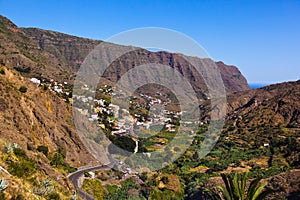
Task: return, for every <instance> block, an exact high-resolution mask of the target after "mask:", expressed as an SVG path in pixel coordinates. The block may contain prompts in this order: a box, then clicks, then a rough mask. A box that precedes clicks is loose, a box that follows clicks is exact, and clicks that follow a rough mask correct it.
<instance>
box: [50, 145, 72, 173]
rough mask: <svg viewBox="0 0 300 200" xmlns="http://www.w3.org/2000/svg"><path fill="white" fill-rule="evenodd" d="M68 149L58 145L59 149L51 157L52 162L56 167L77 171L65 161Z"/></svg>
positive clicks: (70, 171)
mask: <svg viewBox="0 0 300 200" xmlns="http://www.w3.org/2000/svg"><path fill="white" fill-rule="evenodd" d="M65 158H66V151H65V150H64V149H63V148H62V147H58V149H57V151H56V152H55V153H54V155H53V156H52V157H51V158H50V164H51V165H52V166H54V167H56V168H62V169H64V170H66V171H68V172H69V173H72V172H75V171H76V169H75V168H74V167H71V166H70V165H68V164H67V163H66V162H65Z"/></svg>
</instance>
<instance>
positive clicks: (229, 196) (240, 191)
mask: <svg viewBox="0 0 300 200" xmlns="http://www.w3.org/2000/svg"><path fill="white" fill-rule="evenodd" d="M221 176H222V180H223V182H224V184H225V187H224V186H222V185H220V186H219V189H220V190H221V193H222V195H219V194H218V193H216V192H215V193H214V194H212V197H213V199H219V200H221V199H225V200H263V199H265V197H266V196H267V195H269V194H271V193H273V192H274V191H272V190H270V189H268V188H265V186H266V185H267V183H266V182H263V183H260V180H261V178H257V179H255V180H253V181H251V183H250V185H249V188H248V189H246V181H247V173H244V174H242V175H240V174H238V173H234V174H227V175H226V174H221Z"/></svg>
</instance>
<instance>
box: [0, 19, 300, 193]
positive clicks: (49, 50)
mask: <svg viewBox="0 0 300 200" xmlns="http://www.w3.org/2000/svg"><path fill="white" fill-rule="evenodd" d="M101 42H103V41H97V40H91V39H85V38H79V37H75V36H70V35H66V34H63V33H58V32H54V31H48V30H41V29H37V28H19V27H17V26H16V25H15V24H13V23H12V22H11V21H10V20H8V19H7V18H5V17H2V16H0V148H1V151H0V166H1V167H3V169H6V170H8V173H9V174H11V175H12V176H10V175H9V174H7V173H6V172H5V171H4V170H2V169H1V171H3V173H1V176H2V177H3V178H4V179H6V180H8V181H9V184H10V185H9V187H7V189H6V190H5V192H4V194H5V196H6V199H17V196H18V195H22V196H23V198H24V199H36V198H37V197H38V196H39V197H41V198H42V199H45V198H48V199H51V198H50V197H49V196H50V193H49V194H46V193H42V192H41V190H43V189H45V187H46V186H43V184H44V185H47V184H48V183H47V181H48V180H50V182H51V184H50V185H52V186H51V188H52V189H53V188H55V189H54V190H53V193H55V194H57V195H60V198H61V199H70V198H71V196H73V195H72V192H73V190H74V187H73V185H72V184H71V183H70V182H69V181H68V180H67V178H66V177H67V175H68V174H69V173H71V172H73V171H74V170H76V168H77V167H80V166H86V165H91V164H95V165H96V164H97V165H99V164H101V163H96V161H95V159H94V158H93V156H92V155H91V154H90V153H89V151H88V150H87V149H86V147H85V145H83V143H82V141H81V140H80V138H79V135H78V133H77V132H76V128H75V126H74V122H73V120H74V119H73V116H72V107H71V103H72V101H73V99H72V87H73V85H72V84H73V81H74V77H75V76H76V72H77V70H78V69H79V67H80V65H81V64H82V62H83V61H84V59H85V57H86V56H87V55H88V54H89V52H90V51H91V50H93V49H94V47H95V46H96V45H98V44H99V43H101ZM115 46H116V47H117V48H124V47H123V46H119V45H115ZM193 59H194V61H195V63H196V64H197V65H199V66H200V67H203V66H202V65H201V63H202V61H203V59H200V58H193ZM147 63H158V64H163V65H167V66H170V67H171V68H172V69H174V70H177V71H178V72H180V73H181V74H182V75H183V76H184V77H186V78H187V79H188V80H189V82H190V83H191V85H192V86H193V88H194V89H195V91H196V92H197V95H198V96H199V97H200V98H201V100H203V101H202V104H201V105H200V109H201V119H200V121H201V122H203V124H202V123H201V126H200V127H199V130H198V131H197V133H196V136H195V140H194V141H193V144H192V145H191V146H190V148H189V149H188V150H187V151H186V152H185V153H184V154H183V155H182V156H181V157H180V158H179V159H178V160H176V162H174V163H172V164H171V165H170V166H168V167H165V168H163V169H161V170H157V171H154V172H149V173H142V174H139V175H135V174H130V173H127V174H126V173H123V172H120V171H114V170H107V171H100V172H97V173H96V179H95V180H92V179H91V178H89V177H86V178H85V181H84V182H83V188H84V189H85V190H86V191H89V192H93V193H95V194H96V193H97V191H96V190H94V189H95V188H96V186H95V187H93V186H94V185H97V189H99V191H98V194H99V196H100V197H101V198H103V196H105V195H107V196H106V197H107V198H110V197H111V198H112V199H122V198H123V199H124V198H128V197H129V196H130V197H139V198H140V199H149V198H150V199H151V198H152V199H160V198H161V197H162V196H163V197H166V198H167V197H168V198H169V199H199V198H200V197H201V195H199V193H201V192H203V191H204V188H205V187H211V186H212V185H216V184H219V183H220V181H219V180H220V178H219V175H220V173H230V172H233V171H238V172H244V171H249V172H250V174H249V176H250V178H254V177H257V176H262V177H263V178H264V179H265V180H266V181H268V182H269V185H270V187H273V188H276V187H279V186H284V191H283V192H281V193H280V194H277V196H273V197H274V198H275V197H276V198H283V199H284V198H285V197H286V196H288V195H289V194H295V195H298V192H299V191H300V186H299V184H300V176H299V168H300V165H299V163H300V140H299V138H300V137H299V134H300V103H299V102H300V101H299V100H300V81H296V82H287V83H281V84H275V85H270V86H267V87H264V88H260V89H254V90H249V86H248V84H247V80H246V79H245V77H243V75H242V74H241V72H240V71H239V70H238V68H237V67H235V66H228V65H226V64H224V63H223V62H216V65H217V66H218V68H219V70H220V73H221V77H222V79H223V82H224V85H225V88H226V91H227V92H228V96H227V101H228V102H227V111H228V113H227V117H226V124H225V126H224V129H223V131H222V134H221V136H220V139H219V141H218V143H217V144H216V146H215V148H214V149H213V150H212V152H211V153H210V154H209V155H208V156H206V157H205V158H202V159H200V158H199V155H198V152H197V150H199V146H200V145H201V144H202V141H203V139H204V136H205V135H204V133H205V131H206V130H207V127H208V124H209V120H210V117H209V114H210V100H208V96H207V88H206V86H205V84H204V80H203V78H201V77H200V76H197V74H196V72H195V69H194V68H193V66H191V65H190V64H189V63H187V61H186V60H184V59H183V58H182V56H180V54H176V53H168V52H150V51H147V50H145V49H140V48H139V49H137V50H136V51H132V52H130V53H128V54H126V55H123V56H121V57H120V58H119V59H117V60H116V61H114V62H113V63H112V64H111V66H110V68H109V70H107V71H106V72H105V74H104V76H105V77H106V78H108V79H109V80H110V81H111V82H112V83H115V82H116V81H117V80H118V79H119V78H120V77H122V75H123V74H125V73H126V72H127V71H128V70H130V69H132V68H133V67H134V66H139V65H142V64H147ZM146 76H147V74H144V75H143V77H146ZM33 77H35V78H38V79H40V80H41V81H42V82H43V84H41V85H39V84H35V83H33V82H32V81H30V78H33ZM50 79H54V80H53V81H50ZM132 81H134V80H132ZM56 86H57V88H55V87H56ZM58 87H64V89H66V91H67V92H59V91H60V89H61V88H58ZM110 89H111V88H110V87H105V88H101V91H102V92H103V93H101V94H99V97H102V98H103V99H105V100H106V101H107V102H109V101H110V100H111V99H110V98H111V96H112V94H111V93H113V92H112V90H110ZM142 89H143V88H142ZM156 89H158V88H156V87H152V86H148V87H145V88H144V90H141V91H137V92H140V93H143V97H141V95H140V94H135V95H137V96H139V95H140V96H139V97H138V98H136V99H138V100H145V99H146V101H145V103H147V101H148V103H149V101H152V102H159V101H158V100H157V99H155V98H152V97H151V96H147V95H153V94H157V90H156ZM160 89H161V88H160ZM55 91H56V92H55ZM99 91H100V89H99ZM106 92H107V93H106ZM97 95H98V93H97ZM73 98H75V97H73ZM80 98H82V97H80ZM161 98H162V101H164V100H165V101H168V100H170V97H169V96H168V95H166V96H163V97H161ZM149 99H150V100H149ZM93 100H94V99H92V100H90V101H91V102H92V103H93V104H92V103H91V104H90V105H92V106H94V105H96V104H95V103H94V101H93ZM86 101H89V100H88V99H86ZM103 102H104V103H103ZM103 102H102V103H103V104H104V105H102V107H101V106H99V108H101V109H104V108H105V109H106V107H107V108H108V107H109V105H106V103H107V102H106V103H105V101H103ZM134 103H136V102H134ZM139 103H140V102H139V101H137V103H136V105H134V106H133V108H135V109H136V110H133V111H132V110H130V111H131V112H132V113H135V111H137V110H138V109H140V110H139V111H142V112H143V114H144V115H146V114H147V108H148V107H147V106H145V107H143V106H140V105H138V104H139ZM99 104H100V103H99ZM108 104H109V103H108ZM90 105H89V106H90ZM110 106H112V105H110ZM113 106H114V107H111V109H113V108H114V109H115V108H116V106H115V105H113ZM159 106H161V104H160V105H159ZM93 108H94V107H93ZM133 108H131V109H133ZM87 110H88V109H87ZM90 110H93V109H90ZM81 111H82V110H81ZM106 111H107V110H106ZM84 112H85V111H82V113H84ZM95 112H96V111H95ZM122 112H123V111H122ZM124 112H125V111H124ZM126 112H127V110H126ZM128 113H129V111H128ZM132 113H130V114H132ZM93 114H94V113H93ZM101 114H102V115H101V117H102V119H101V120H102V121H100V120H99V118H97V120H99V121H97V122H99V123H100V124H101V126H104V127H105V125H108V126H107V127H105V128H106V130H107V132H109V133H111V132H112V131H116V130H117V128H119V127H118V124H116V120H114V117H113V115H114V113H110V114H111V115H108V112H107V113H105V112H104V113H101ZM132 115H133V114H132ZM99 116H100V115H99V113H97V117H99ZM108 116H109V120H108ZM88 117H91V116H88ZM175 117H176V119H175ZM175 117H174V115H173V116H172V117H171V118H172V120H174V119H175V120H174V123H173V121H172V120H170V121H171V122H170V123H171V124H168V125H169V128H170V129H166V128H165V129H163V131H161V132H160V133H158V134H156V135H153V137H150V139H149V140H147V138H146V139H145V140H143V139H141V140H140V143H139V144H140V146H139V149H138V151H140V150H144V151H148V153H149V152H151V151H152V150H155V149H156V150H157V149H163V148H164V145H166V144H167V143H168V142H169V141H170V140H172V139H173V137H174V135H173V131H174V132H176V126H178V125H179V124H180V123H179V120H177V119H179V118H180V116H179V115H176V116H175ZM140 118H143V117H142V116H140ZM145 118H146V117H145ZM168 118H169V117H168ZM90 119H91V118H90ZM163 119H166V118H163ZM92 120H93V119H92ZM130 120H132V121H133V117H132V118H129V119H128V120H127V121H130ZM176 120H177V121H176ZM108 121H112V122H110V124H109V122H108ZM124 121H126V120H124ZM102 122H103V123H102ZM130 122H131V121H130ZM144 122H146V121H143V123H144ZM105 123H106V124H105ZM141 123H142V120H141V121H139V124H141ZM172 123H173V124H172ZM124 124H125V122H124ZM124 124H123V125H124ZM125 125H126V124H125ZM125 125H124V126H125ZM82 126H88V123H86V124H85V123H82ZM113 126H114V127H113ZM84 128H85V129H86V130H92V129H89V127H84ZM113 128H114V129H113ZM89 134H90V135H89V136H92V137H91V138H88V139H89V140H91V141H92V142H93V143H90V144H95V145H96V143H97V141H98V142H99V140H100V141H101V138H100V139H99V138H98V137H97V134H96V133H94V132H92V133H89ZM111 138H113V139H114V140H115V141H116V142H119V143H120V141H126V142H128V143H126V142H123V144H121V146H122V145H123V146H125V147H128V146H130V147H133V149H134V148H135V146H134V145H135V144H136V143H134V142H133V141H132V140H131V138H130V137H129V136H127V135H126V137H125V136H124V137H119V138H121V139H122V140H118V139H119V138H118V137H117V136H113V137H111ZM124 143H126V144H124ZM165 149H166V154H167V155H166V158H167V157H172V156H173V155H175V154H176V153H178V152H177V150H176V149H175V148H174V149H167V148H165ZM101 152H102V151H99V152H97V153H98V154H100V156H101ZM163 162H164V161H163V158H162V163H163ZM124 174H126V175H127V176H125V175H124ZM0 178H1V177H0ZM46 180H47V181H46ZM45 181H46V182H45ZM43 187H44V188H43ZM55 194H53V195H55ZM0 195H2V193H1V192H0ZM118 195H119V196H118ZM101 198H100V199H101ZM0 199H1V196H0Z"/></svg>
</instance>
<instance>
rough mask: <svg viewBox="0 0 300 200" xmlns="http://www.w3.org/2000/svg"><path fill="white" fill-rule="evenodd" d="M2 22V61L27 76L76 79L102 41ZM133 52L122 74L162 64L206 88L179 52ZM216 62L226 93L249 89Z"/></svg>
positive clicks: (238, 75) (234, 72) (236, 74)
mask: <svg viewBox="0 0 300 200" xmlns="http://www.w3.org/2000/svg"><path fill="white" fill-rule="evenodd" d="M0 21H1V29H0V31H1V32H0V34H1V39H0V40H1V48H0V50H1V51H2V55H1V56H0V63H3V64H5V65H7V66H10V67H12V68H17V69H18V70H19V71H20V72H21V73H22V74H23V75H25V76H35V77H42V78H45V79H49V78H55V79H56V80H61V81H62V80H65V81H67V80H68V81H70V80H73V78H74V76H75V74H76V72H77V70H78V68H79V67H80V65H81V63H82V62H83V61H84V59H85V57H86V56H87V55H88V53H89V52H90V51H91V50H93V49H94V48H95V46H96V45H98V44H100V42H102V41H97V40H90V39H84V38H79V37H75V36H70V35H66V34H62V33H58V32H54V31H46V30H41V29H36V28H18V27H17V26H16V25H14V24H13V23H12V22H10V21H9V20H8V19H6V18H4V17H0ZM134 54H135V55H133V54H128V55H126V56H124V57H123V59H120V60H119V62H118V66H117V68H118V72H119V73H120V74H123V73H125V72H126V71H125V70H127V69H128V68H129V66H130V67H132V66H138V65H139V64H143V63H159V64H164V65H167V66H170V67H172V68H174V69H177V70H178V71H179V72H180V73H181V74H183V75H184V77H187V79H188V80H189V81H190V82H194V84H195V85H197V87H198V88H205V84H204V83H203V81H201V80H194V79H193V78H194V76H193V74H192V71H191V67H190V65H189V64H188V63H187V62H186V61H185V60H184V59H182V58H180V56H179V55H178V54H172V53H167V52H149V51H147V50H144V49H141V50H140V52H135V53H134ZM4 55H5V56H4ZM216 64H217V66H218V67H219V69H220V73H221V76H222V79H223V81H224V85H225V87H226V90H227V92H235V91H240V90H247V89H249V86H248V84H247V81H246V79H245V78H244V77H243V75H242V74H241V73H240V71H239V70H238V69H237V68H236V67H234V66H227V65H225V64H224V63H222V62H217V63H216ZM118 75H119V74H114V75H113V76H115V77H117V76H118ZM197 92H198V91H197Z"/></svg>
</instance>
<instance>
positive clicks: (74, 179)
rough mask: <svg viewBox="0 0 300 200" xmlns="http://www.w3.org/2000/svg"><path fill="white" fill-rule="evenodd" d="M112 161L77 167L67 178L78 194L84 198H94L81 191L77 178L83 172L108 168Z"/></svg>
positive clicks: (87, 199) (89, 199) (90, 199)
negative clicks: (106, 163)
mask: <svg viewBox="0 0 300 200" xmlns="http://www.w3.org/2000/svg"><path fill="white" fill-rule="evenodd" d="M113 164H114V163H110V164H108V165H101V166H93V167H83V168H80V169H78V170H77V171H76V172H73V173H71V174H69V175H68V179H69V180H70V181H71V182H72V183H73V185H74V187H75V189H76V191H77V192H78V194H79V195H80V196H81V197H82V198H83V199H85V200H94V197H92V196H91V195H89V194H88V193H86V192H84V191H82V190H81V189H80V187H79V179H80V177H82V176H83V175H84V173H85V172H90V171H97V170H105V169H110V168H111V167H112V166H113Z"/></svg>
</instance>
